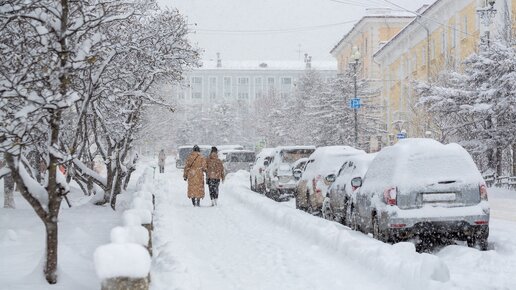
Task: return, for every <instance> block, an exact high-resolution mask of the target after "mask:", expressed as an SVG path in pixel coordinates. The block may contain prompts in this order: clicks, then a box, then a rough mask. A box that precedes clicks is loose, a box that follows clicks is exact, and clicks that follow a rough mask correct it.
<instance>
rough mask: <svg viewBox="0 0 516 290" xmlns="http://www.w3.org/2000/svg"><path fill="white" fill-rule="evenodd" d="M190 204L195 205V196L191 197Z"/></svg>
mask: <svg viewBox="0 0 516 290" xmlns="http://www.w3.org/2000/svg"><path fill="white" fill-rule="evenodd" d="M192 204H193V206H195V198H192Z"/></svg>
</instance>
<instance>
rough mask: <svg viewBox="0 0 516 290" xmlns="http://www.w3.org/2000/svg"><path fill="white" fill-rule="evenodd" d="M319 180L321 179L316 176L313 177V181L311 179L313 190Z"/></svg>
mask: <svg viewBox="0 0 516 290" xmlns="http://www.w3.org/2000/svg"><path fill="white" fill-rule="evenodd" d="M319 179H321V176H320V175H317V176H316V177H314V179H312V187H313V188H314V190H315V189H316V188H317V181H319Z"/></svg>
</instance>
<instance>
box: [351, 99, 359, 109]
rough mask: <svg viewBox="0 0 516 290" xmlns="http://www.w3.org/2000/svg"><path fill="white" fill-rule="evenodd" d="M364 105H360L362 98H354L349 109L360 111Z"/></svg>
mask: <svg viewBox="0 0 516 290" xmlns="http://www.w3.org/2000/svg"><path fill="white" fill-rule="evenodd" d="M361 106H362V104H361V103H360V98H353V99H351V100H349V107H350V108H351V109H360V107H361Z"/></svg>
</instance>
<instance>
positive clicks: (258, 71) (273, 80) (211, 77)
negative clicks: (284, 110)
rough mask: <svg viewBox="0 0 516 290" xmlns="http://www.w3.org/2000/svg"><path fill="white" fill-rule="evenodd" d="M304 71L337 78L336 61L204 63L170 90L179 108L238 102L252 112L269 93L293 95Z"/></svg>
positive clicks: (328, 77)
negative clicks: (257, 103)
mask: <svg viewBox="0 0 516 290" xmlns="http://www.w3.org/2000/svg"><path fill="white" fill-rule="evenodd" d="M307 69H315V70H317V71H318V72H319V73H320V75H321V77H322V78H324V79H331V78H335V77H336V75H337V70H336V63H335V62H312V61H311V60H310V58H309V57H307V58H306V59H305V61H227V62H226V61H225V62H223V61H222V60H221V59H218V60H217V61H207V62H204V64H203V65H202V67H200V68H198V69H194V70H192V71H190V72H188V73H186V77H185V81H184V82H183V84H181V85H178V86H175V87H173V88H171V95H172V98H173V99H174V100H176V102H177V103H178V104H179V105H185V106H190V107H191V106H195V107H199V108H200V110H201V111H203V110H207V109H209V108H210V107H211V106H212V105H214V104H218V103H222V102H230V103H238V104H239V105H240V106H242V110H244V111H247V112H252V111H253V110H254V104H255V101H258V100H260V99H261V98H262V97H264V96H265V95H266V94H267V93H269V92H270V91H271V90H274V91H275V93H277V94H279V95H280V96H282V97H285V98H287V97H289V96H291V95H292V93H293V92H294V89H295V86H296V83H297V81H298V79H299V78H300V77H301V76H303V75H304V74H305V72H306V70H307Z"/></svg>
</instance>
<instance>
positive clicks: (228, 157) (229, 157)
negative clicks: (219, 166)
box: [219, 150, 255, 173]
mask: <svg viewBox="0 0 516 290" xmlns="http://www.w3.org/2000/svg"><path fill="white" fill-rule="evenodd" d="M221 155H222V156H225V158H224V160H222V162H223V163H224V170H225V171H226V173H231V172H237V171H238V170H246V171H249V170H250V168H251V165H252V164H253V162H254V159H255V153H254V151H250V150H224V151H219V158H220V156H221Z"/></svg>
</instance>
